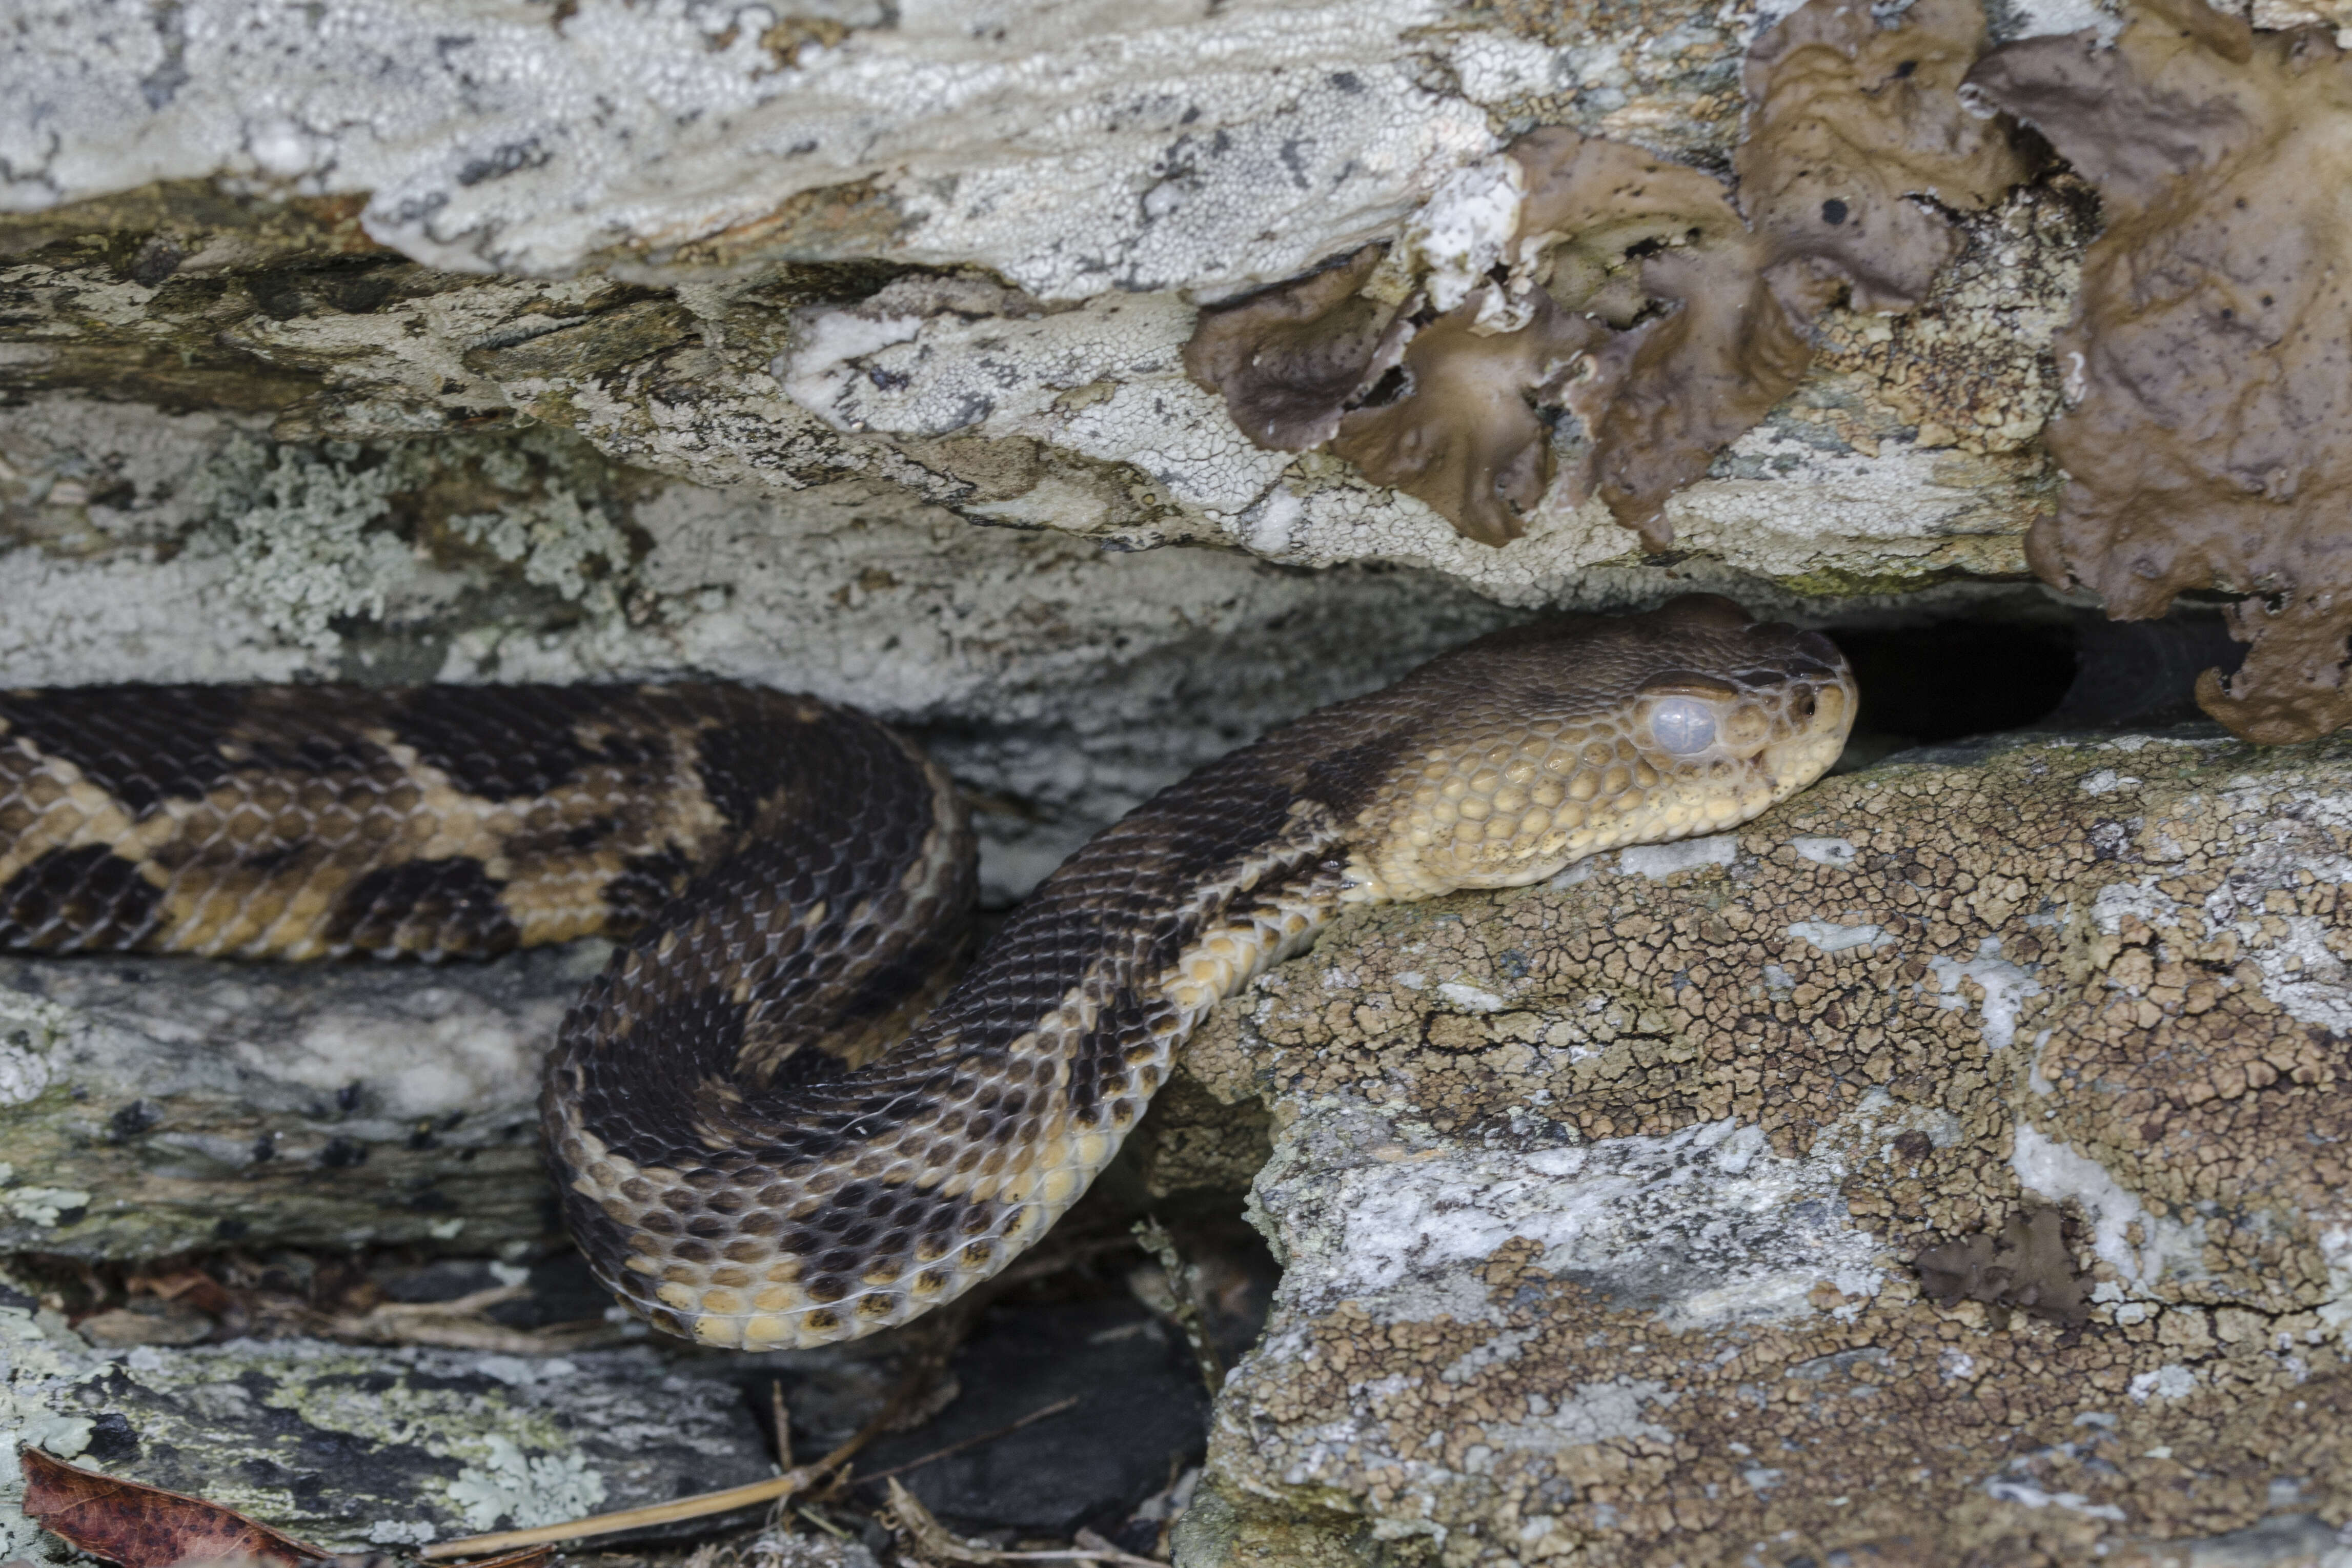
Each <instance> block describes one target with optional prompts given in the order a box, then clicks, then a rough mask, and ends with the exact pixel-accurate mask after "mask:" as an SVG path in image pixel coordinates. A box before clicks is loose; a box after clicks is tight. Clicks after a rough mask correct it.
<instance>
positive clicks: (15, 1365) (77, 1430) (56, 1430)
mask: <svg viewBox="0 0 2352 1568" xmlns="http://www.w3.org/2000/svg"><path fill="white" fill-rule="evenodd" d="M6 1283H7V1281H6V1280H5V1277H0V1285H5V1284H6ZM50 1322H51V1323H54V1324H56V1332H55V1333H51V1332H49V1329H48V1326H47V1325H45V1324H43V1323H41V1322H38V1321H37V1319H36V1315H35V1314H34V1313H33V1312H30V1311H28V1310H26V1309H25V1308H21V1307H9V1306H0V1455H5V1456H11V1457H13V1456H14V1455H15V1454H16V1453H17V1451H18V1450H20V1449H23V1448H39V1449H42V1450H43V1451H45V1452H47V1453H50V1454H54V1455H56V1456H57V1457H58V1458H61V1459H70V1458H74V1457H75V1456H76V1455H78V1454H79V1453H81V1452H82V1451H83V1450H84V1449H85V1448H89V1439H90V1432H91V1423H90V1421H89V1417H87V1416H71V1415H65V1414H62V1413H60V1412H58V1410H56V1409H55V1408H53V1407H52V1396H53V1393H54V1391H55V1390H58V1389H60V1388H62V1387H64V1386H65V1385H68V1384H69V1383H71V1382H73V1381H74V1380H76V1379H77V1378H79V1377H80V1376H81V1375H84V1374H85V1373H86V1372H88V1371H89V1366H88V1365H87V1364H86V1363H87V1359H88V1358H87V1357H86V1356H77V1355H74V1354H72V1353H71V1352H70V1351H68V1350H66V1349H64V1348H62V1347H63V1346H64V1344H65V1343H66V1341H67V1338H68V1331H67V1330H66V1329H65V1327H64V1324H63V1323H62V1322H61V1321H59V1320H58V1319H56V1318H54V1317H52V1318H51V1320H50ZM24 1500H25V1480H24V1475H23V1473H22V1471H21V1470H20V1469H18V1467H17V1466H16V1463H15V1462H13V1458H11V1459H10V1460H9V1462H0V1561H8V1560H13V1559H17V1558H23V1559H26V1560H29V1561H31V1562H35V1563H46V1562H49V1561H51V1560H52V1559H54V1558H58V1557H61V1556H62V1555H63V1553H62V1552H61V1551H60V1550H59V1543H58V1541H57V1539H56V1538H55V1537H54V1536H51V1535H49V1534H48V1533H47V1532H46V1531H43V1530H42V1529H41V1527H40V1526H38V1525H37V1524H35V1523H34V1522H33V1521H31V1520H29V1519H26V1517H25V1515H24V1512H23V1503H24Z"/></svg>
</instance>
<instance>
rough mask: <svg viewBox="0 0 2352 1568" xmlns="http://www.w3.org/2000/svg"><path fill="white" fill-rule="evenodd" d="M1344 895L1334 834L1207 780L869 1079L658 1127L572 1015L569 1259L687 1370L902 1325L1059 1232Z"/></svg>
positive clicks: (560, 1080)
mask: <svg viewBox="0 0 2352 1568" xmlns="http://www.w3.org/2000/svg"><path fill="white" fill-rule="evenodd" d="M1348 886H1349V873H1348V869H1347V857H1346V850H1345V846H1344V844H1343V843H1342V835H1341V831H1340V828H1339V823H1338V822H1337V821H1336V820H1335V819H1334V816H1333V814H1332V812H1331V811H1330V810H1328V808H1327V807H1325V806H1323V805H1322V804H1320V803H1318V802H1316V801H1313V800H1302V799H1299V798H1298V797H1297V795H1296V794H1295V793H1293V792H1292V791H1290V790H1287V789H1282V788H1279V787H1268V785H1267V783H1266V781H1265V779H1262V778H1259V777H1255V776H1254V775H1252V774H1251V773H1250V771H1249V770H1248V769H1247V768H1233V769H1227V770H1225V773H1224V775H1223V777H1219V776H1217V775H1216V774H1215V772H1214V770H1213V772H1212V776H1210V777H1208V778H1205V779H1196V780H1195V781H1193V783H1192V785H1191V786H1190V787H1189V788H1186V789H1179V790H1178V791H1175V792H1172V798H1171V796H1163V797H1161V798H1160V800H1157V801H1155V802H1154V805H1153V808H1152V810H1151V811H1150V813H1149V815H1148V816H1139V818H1137V819H1130V821H1129V823H1125V824H1121V825H1120V826H1119V827H1118V828H1114V829H1113V830H1112V831H1110V832H1108V833H1106V834H1104V835H1102V836H1101V837H1099V838H1097V840H1096V841H1094V842H1093V843H1092V844H1090V845H1089V846H1088V847H1087V849H1086V850H1084V851H1082V852H1080V853H1079V854H1078V855H1077V856H1076V857H1075V858H1074V859H1073V860H1072V861H1071V862H1068V863H1067V864H1066V865H1065V866H1064V867H1063V868H1062V869H1061V870H1060V871H1059V872H1057V873H1055V875H1054V876H1053V877H1052V878H1050V879H1049V880H1048V881H1047V882H1046V883H1045V884H1044V885H1042V886H1041V887H1040V888H1039V889H1038V890H1037V892H1036V893H1035V894H1033V895H1032V896H1031V898H1030V899H1029V901H1028V902H1027V903H1026V904H1024V906H1023V907H1022V909H1021V910H1020V911H1019V912H1017V913H1016V914H1015V915H1014V916H1013V918H1012V919H1011V920H1010V921H1009V922H1008V923H1007V924H1006V925H1005V926H1004V927H1003V929H1002V930H1001V931H1000V932H999V933H998V935H997V936H996V937H995V939H994V940H993V941H992V942H991V943H990V944H989V946H988V947H987V949H986V951H984V952H983V953H982V955H981V956H980V957H979V959H978V960H977V961H976V962H975V964H974V965H973V966H972V967H971V970H970V971H969V972H967V973H966V974H965V975H964V976H963V977H962V978H961V980H960V981H959V982H958V983H957V984H956V985H955V986H954V987H953V988H951V989H950V991H949V992H948V993H947V994H946V996H945V997H944V998H942V999H941V1000H940V1003H939V1004H938V1006H937V1007H935V1008H934V1009H932V1010H931V1011H930V1013H929V1016H928V1017H926V1018H925V1019H922V1021H921V1022H920V1023H919V1024H918V1025H917V1026H915V1027H914V1028H913V1029H912V1030H909V1031H908V1032H907V1033H906V1034H905V1035H904V1036H903V1037H902V1038H901V1039H899V1040H897V1041H896V1042H894V1043H892V1044H891V1045H890V1046H889V1047H887V1049H885V1050H883V1051H881V1052H880V1053H879V1054H878V1055H877V1056H876V1057H874V1058H873V1060H871V1061H865V1062H862V1063H858V1064H855V1065H853V1064H851V1063H849V1062H846V1061H844V1060H843V1059H842V1057H841V1056H840V1055H839V1054H837V1053H836V1054H828V1053H825V1052H823V1051H806V1050H804V1051H802V1052H798V1053H785V1054H783V1055H782V1056H776V1055H774V1054H773V1053H771V1055H770V1056H769V1057H768V1058H767V1059H765V1060H763V1061H759V1062H751V1061H742V1060H739V1061H736V1062H735V1063H733V1064H732V1067H733V1070H732V1071H726V1072H706V1073H705V1074H704V1075H703V1076H702V1079H701V1081H700V1082H698V1083H696V1084H694V1085H692V1086H691V1088H690V1089H689V1090H688V1091H687V1092H682V1093H679V1094H677V1095H675V1096H673V1097H671V1098H670V1100H669V1102H668V1103H667V1106H666V1108H665V1109H666V1112H667V1114H666V1116H664V1117H663V1118H661V1119H660V1120H659V1123H658V1124H656V1117H654V1116H653V1115H651V1114H649V1111H650V1110H651V1107H649V1106H648V1105H646V1103H645V1100H644V1098H643V1096H642V1095H638V1096H636V1097H635V1098H630V1099H627V1100H625V1101H624V1100H622V1099H619V1098H616V1097H615V1096H614V1095H612V1094H600V1093H597V1092H591V1088H590V1085H591V1083H592V1082H593V1080H594V1079H595V1078H596V1077H597V1076H598V1075H599V1073H600V1072H605V1071H607V1069H608V1068H609V1067H610V1065H611V1061H612V1058H613V1055H614V1052H615V1051H621V1050H625V1039H624V1038H622V1037H618V1036H615V1035H614V1032H613V1031H612V1030H610V1029H608V1028H606V1027H605V1026H604V1023H603V1022H602V1021H601V1015H600V1013H599V1010H598V1009H597V1008H596V1007H594V1006H593V1005H592V1004H583V1009H582V1010H581V1011H580V1012H578V1013H575V1018H574V1020H573V1023H572V1024H571V1025H567V1039H566V1040H565V1042H564V1043H563V1044H562V1046H560V1047H559V1056H558V1059H557V1062H556V1065H555V1067H554V1069H553V1071H551V1078H550V1091H549V1094H548V1096H547V1100H546V1108H547V1113H548V1122H549V1134H550V1143H551V1147H552V1148H553V1149H554V1150H555V1152H556V1155H557V1159H558V1161H559V1165H560V1166H561V1168H562V1171H563V1174H564V1176H565V1177H566V1182H567V1186H568V1188H569V1190H568V1191H567V1193H566V1199H567V1207H568V1209H569V1213H570V1218H571V1220H572V1230H573V1233H574V1236H575V1238H576V1239H579V1240H580V1242H581V1244H582V1246H583V1251H585V1252H586V1253H587V1255H588V1257H589V1260H590V1261H591V1263H592V1265H593V1266H594V1267H595V1268H596V1270H597V1272H598V1273H599V1274H600V1275H601V1276H602V1277H603V1278H604V1281H605V1282H606V1283H607V1284H608V1285H610V1286H611V1287H612V1288H613V1289H614V1291H615V1292H616V1293H618V1294H619V1295H620V1296H621V1297H622V1298H623V1299H624V1300H625V1301H627V1302H629V1303H630V1304H631V1305H632V1306H633V1307H635V1309H636V1310H637V1311H639V1312H642V1313H643V1314H644V1315H646V1317H647V1318H648V1319H650V1320H651V1321H653V1322H655V1323H656V1324H657V1325H659V1326H661V1327H663V1328H666V1329H667V1330H669V1331H671V1332H673V1333H680V1334H683V1335H686V1336H688V1337H691V1338H694V1339H697V1340H698V1341H700V1342H702V1343H709V1344H714V1345H723V1346H730V1347H740V1348H747V1349H767V1348H781V1347H791V1346H806V1345H814V1344H822V1343H829V1342H832V1341H836V1340H841V1339H847V1338H853V1337H856V1336H858V1335H861V1334H865V1333H872V1332H874V1331H876V1330H878V1329H882V1328H887V1327H889V1326H891V1325H893V1324H896V1323H898V1322H905V1321H907V1320H908V1319H909V1318H912V1317H914V1316H916V1315H917V1314H919V1313H920V1312H925V1311H928V1310H929V1309H930V1308H931V1307H934V1306H936V1305H939V1304H940V1303H941V1302H943V1301H949V1300H951V1299H953V1298H954V1297H956V1296H958V1295H961V1293H963V1292H964V1291H968V1290H970V1289H971V1288H972V1287H973V1286H975V1285H977V1284H979V1283H981V1282H982V1281H984V1280H987V1279H988V1278H990V1277H991V1276H992V1275H994V1274H996V1273H997V1272H999V1271H1000V1270H1003V1268H1004V1266H1005V1265H1006V1264H1007V1263H1009V1262H1010V1261H1011V1260H1013V1258H1014V1257H1015V1256H1016V1255H1017V1254H1018V1253H1019V1252H1020V1251H1022V1250H1023V1249H1025V1248H1026V1247H1027V1246H1029V1245H1030V1244H1031V1243H1032V1242H1034V1240H1035V1239H1037V1238H1038V1237H1040V1236H1042V1235H1043V1234H1044V1232H1045V1229H1046V1228H1048V1227H1049V1226H1050V1225H1051V1224H1052V1223H1053V1222H1054V1221H1055V1219H1056V1218H1059V1217H1060V1216H1061V1215H1062V1214H1063V1213H1065V1212H1066V1211H1067V1209H1068V1208H1069V1207H1071V1205H1072V1204H1074V1203H1075V1202H1076V1200H1077V1198H1078V1197H1080V1196H1081V1195H1082V1194H1083V1193H1084V1192H1085V1191H1086V1189H1087V1186H1088V1185H1089V1184H1090V1183H1091V1182H1092V1181H1093V1180H1094V1178H1095V1177H1096V1176H1097V1175H1098V1174H1099V1173H1100V1172H1101V1170H1102V1169H1103V1167H1104V1166H1107V1165H1108V1163H1109V1161H1110V1159H1111V1158H1112V1156H1113V1155H1115V1154H1116V1153H1117V1151H1118V1147H1119V1145H1120V1144H1121V1142H1122V1141H1123V1140H1124V1139H1125V1137H1126V1136H1127V1134H1129V1132H1130V1131H1131V1130H1132V1129H1133V1128H1134V1126H1135V1124H1136V1123H1137V1121H1138V1119H1139V1117H1140V1116H1141V1114H1142V1113H1143V1110H1144V1107H1145V1106H1146V1104H1147V1103H1149V1102H1150V1097H1151V1095H1152V1094H1153V1092H1155V1091H1157V1090H1158V1089H1159V1088H1160V1085H1161V1084H1163V1083H1165V1082H1167V1079H1168V1076H1169V1073H1170V1071H1171V1069H1172V1067H1173V1062H1174V1058H1175V1054H1176V1052H1177V1051H1178V1050H1179V1049H1180V1048H1181V1045H1182V1044H1183V1042H1184V1040H1185V1039H1186V1038H1187V1037H1188V1036H1189V1035H1190V1034H1191V1032H1192V1030H1193V1028H1194V1027H1195V1026H1196V1025H1197V1024H1198V1023H1199V1022H1200V1020H1201V1019H1202V1018H1203V1017H1205V1016H1206V1015H1207V1013H1208V1012H1209V1010H1210V1009H1212V1008H1213V1007H1214V1006H1215V1005H1216V1003H1217V1002H1218V1001H1219V1000H1221V999H1222V998H1224V997H1227V996H1230V995H1232V994H1233V993H1234V991H1235V990H1237V989H1239V988H1241V987H1243V986H1244V985H1245V984H1246V983H1247V982H1248V981H1249V979H1250V978H1251V977H1254V976H1255V975H1256V974H1258V973H1261V972H1262V971H1264V970H1265V968H1267V967H1270V966H1272V965H1273V964H1276V963H1278V962H1280V961H1281V960H1282V959H1283V958H1285V957H1287V956H1291V955H1293V954H1295V953H1297V952H1298V951H1300V950H1301V949H1303V948H1304V947H1305V946H1307V945H1308V944H1309V943H1310V942H1311V941H1312V940H1313V937H1314V936H1315V933H1316V932H1317V931H1318V929H1319V928H1320V927H1321V926H1322V925H1324V924H1325V922H1327V921H1328V919H1329V918H1330V916H1331V915H1333V914H1335V913H1336V912H1337V911H1338V910H1339V908H1340V907H1341V905H1342V899H1343V896H1344V894H1346V892H1347V889H1348ZM657 945H658V943H657V939H656V946H657ZM674 961H675V960H674V958H673V962H674ZM763 983H764V985H765V987H766V988H768V989H769V990H771V991H778V992H785V993H789V992H790V991H791V990H792V989H793V987H794V985H795V983H796V977H795V976H794V974H793V972H792V971H791V969H790V967H785V968H783V969H780V970H778V971H776V972H775V973H772V974H770V975H768V976H766V977H764V981H763ZM592 1003H593V999H592ZM640 1076H641V1075H640Z"/></svg>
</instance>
